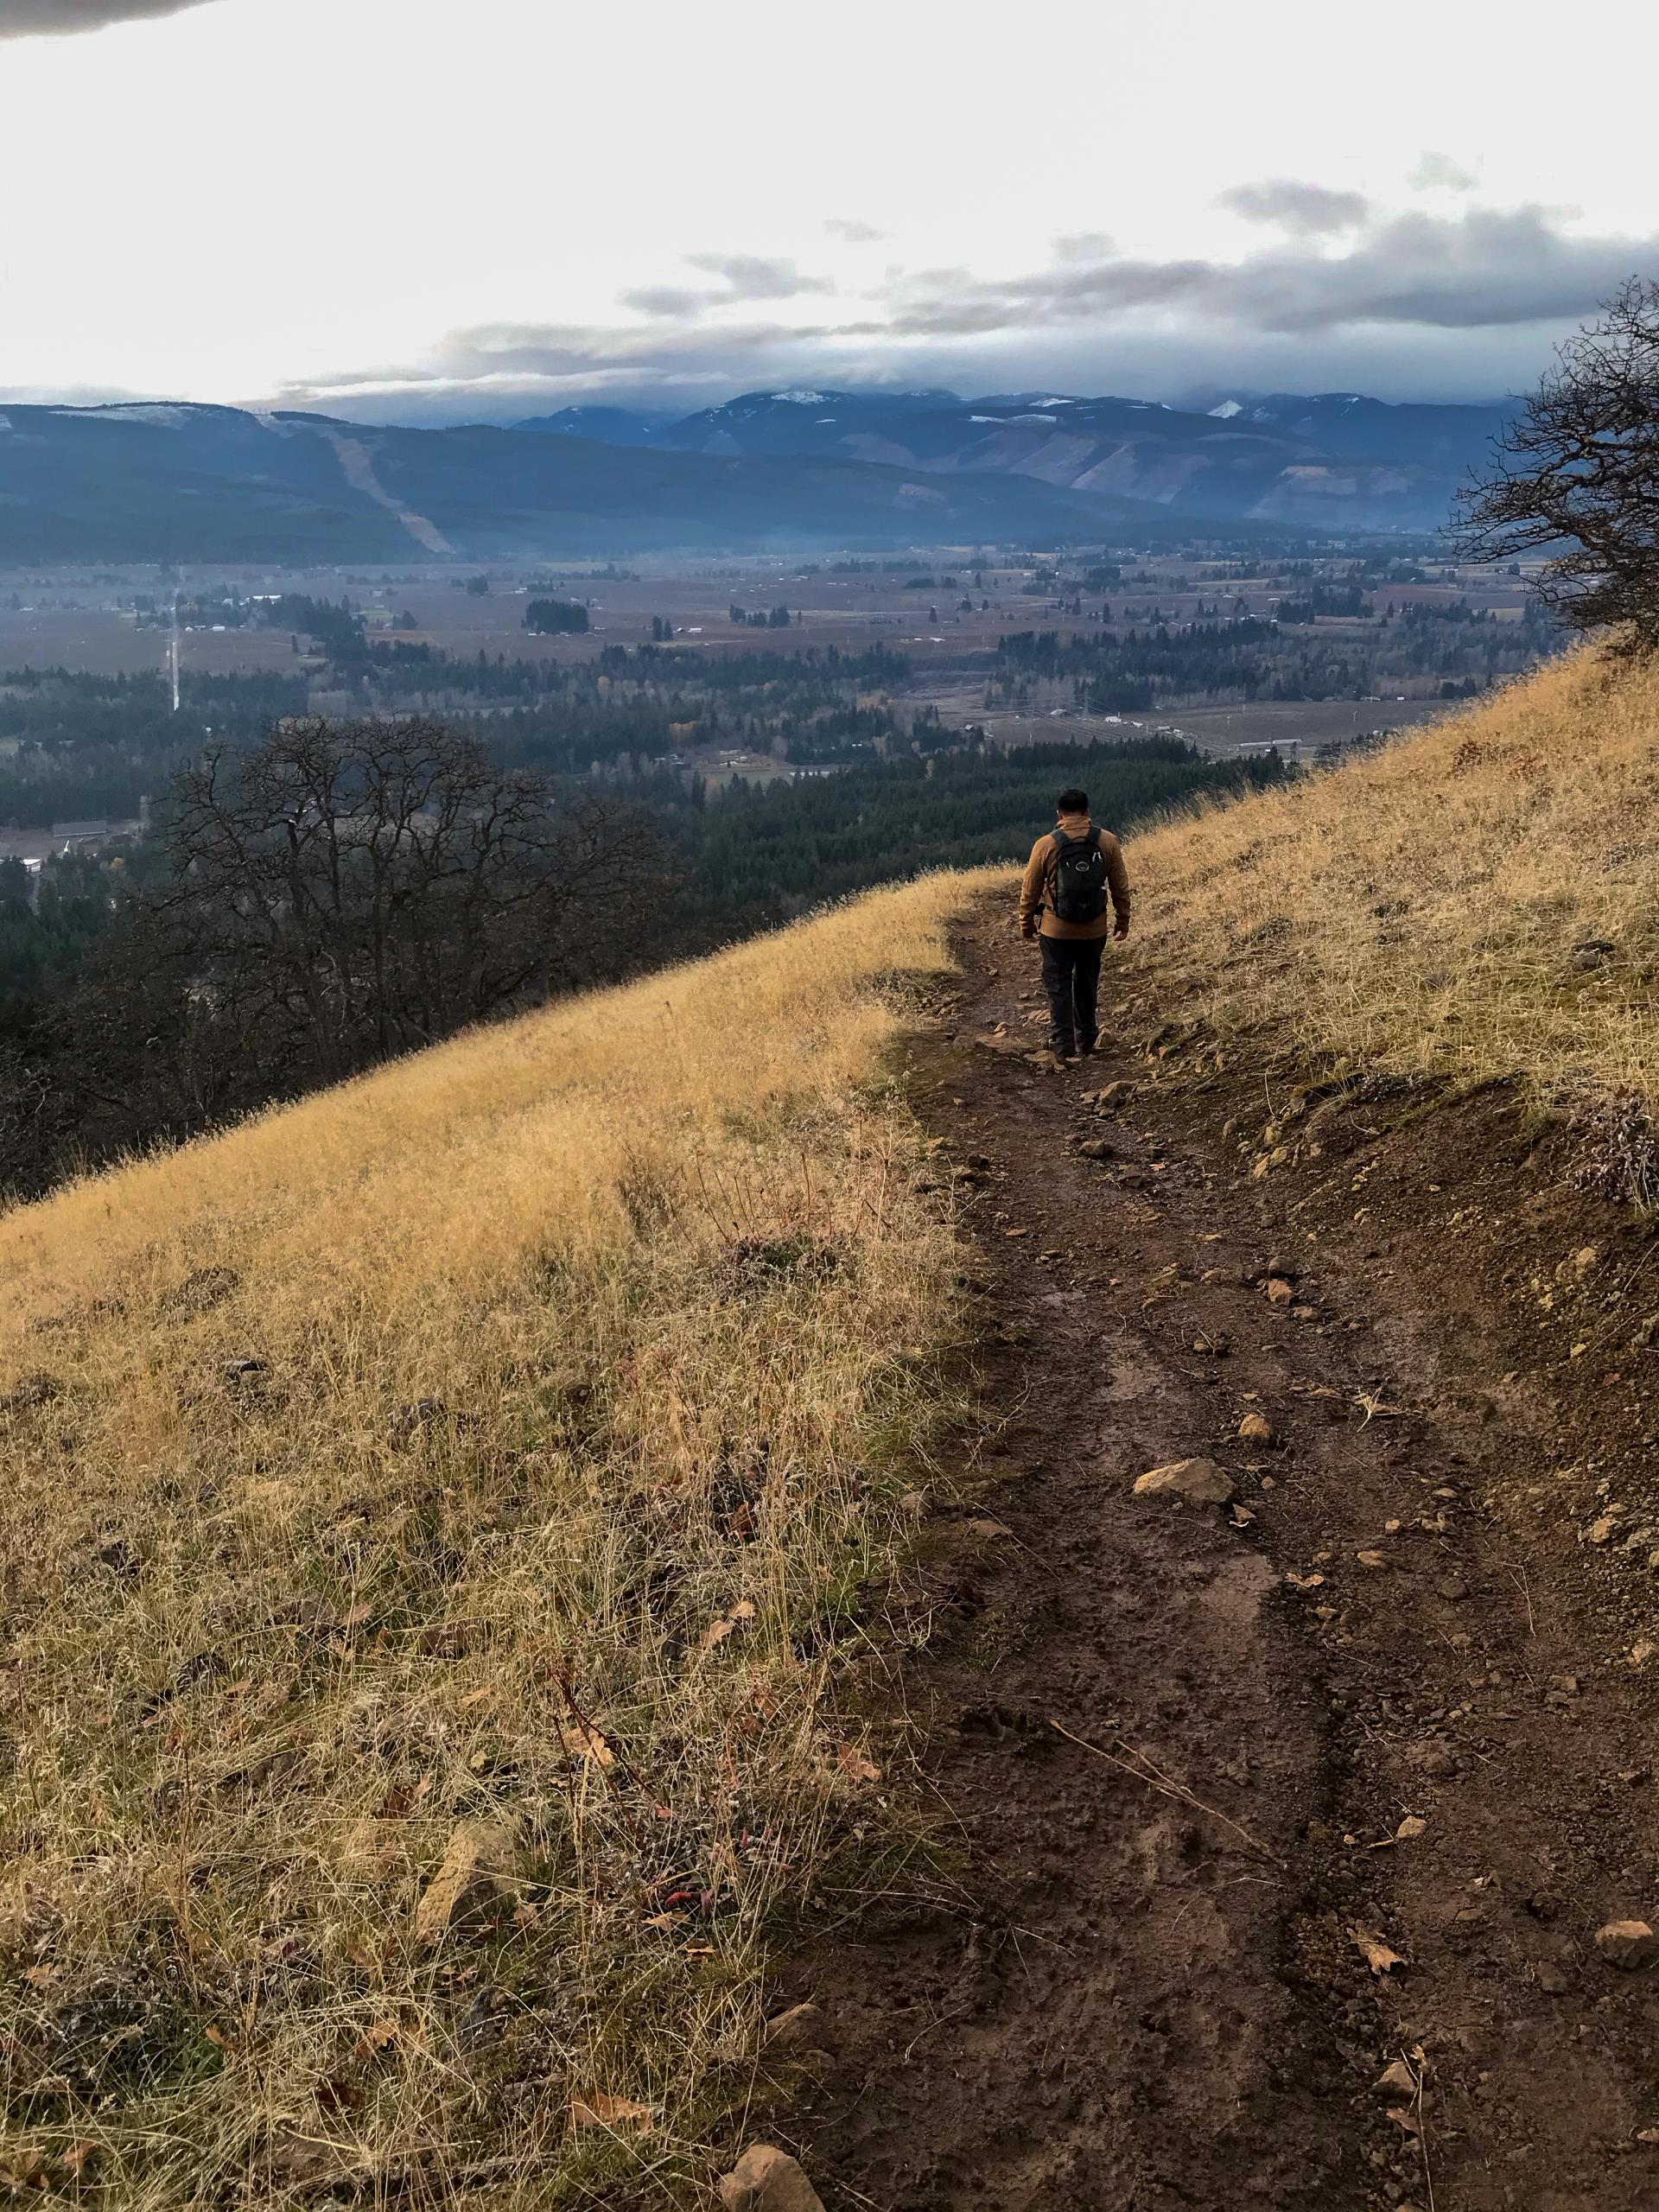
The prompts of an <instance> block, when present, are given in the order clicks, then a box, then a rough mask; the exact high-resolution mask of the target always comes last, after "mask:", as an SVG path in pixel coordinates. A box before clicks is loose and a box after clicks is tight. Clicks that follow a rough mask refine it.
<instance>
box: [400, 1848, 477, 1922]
mask: <svg viewBox="0 0 1659 2212" xmlns="http://www.w3.org/2000/svg"><path fill="white" fill-rule="evenodd" d="M480 1847H481V1838H480V1832H479V1830H478V1828H477V1827H475V1826H474V1823H473V1822H472V1821H461V1825H460V1826H459V1827H457V1828H456V1829H455V1830H454V1833H453V1834H452V1835H451V1836H450V1838H449V1842H448V1847H447V1848H446V1850H445V1852H444V1854H443V1859H442V1864H441V1865H440V1866H439V1868H438V1871H437V1872H436V1873H435V1875H434V1876H433V1877H432V1879H431V1880H430V1881H429V1883H428V1884H427V1885H426V1888H425V1890H424V1891H423V1893H422V1896H421V1901H420V1903H419V1904H417V1905H416V1908H415V1941H416V1942H417V1943H435V1942H437V1941H438V1939H439V1937H440V1936H442V1934H443V1932H444V1930H445V1929H447V1928H448V1925H449V1917H450V1915H451V1914H452V1913H453V1912H454V1909H455V1907H456V1906H457V1905H458V1904H460V1902H461V1894H462V1892H463V1891H465V1889H466V1888H467V1885H468V1883H469V1882H470V1881H471V1880H472V1878H473V1876H474V1873H475V1872H477V1869H478V1858H479V1852H480Z"/></svg>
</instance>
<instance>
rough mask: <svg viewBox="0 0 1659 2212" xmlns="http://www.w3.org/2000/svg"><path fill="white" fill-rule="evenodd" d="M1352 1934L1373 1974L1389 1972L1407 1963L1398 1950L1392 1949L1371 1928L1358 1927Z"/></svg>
mask: <svg viewBox="0 0 1659 2212" xmlns="http://www.w3.org/2000/svg"><path fill="white" fill-rule="evenodd" d="M1352 1934H1353V1938H1354V1942H1355V1943H1356V1944H1357V1946H1358V1948H1359V1953H1360V1955H1361V1957H1362V1958H1363V1960H1364V1961H1365V1963H1366V1965H1367V1966H1368V1967H1370V1970H1371V1972H1372V1973H1373V1974H1389V1973H1392V1971H1393V1970H1394V1968H1395V1967H1402V1966H1404V1964H1405V1963H1406V1962H1405V1961H1404V1960H1403V1959H1402V1957H1401V1955H1400V1954H1399V1952H1398V1951H1391V1950H1390V1949H1389V1946H1388V1945H1387V1944H1386V1943H1385V1942H1383V1938H1382V1937H1381V1936H1374V1935H1372V1933H1371V1931H1370V1929H1369V1928H1356V1929H1353V1931H1352Z"/></svg>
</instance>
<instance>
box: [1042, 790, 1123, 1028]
mask: <svg viewBox="0 0 1659 2212" xmlns="http://www.w3.org/2000/svg"><path fill="white" fill-rule="evenodd" d="M1054 811H1055V816H1056V820H1055V823H1054V827H1053V829H1051V830H1050V832H1049V833H1048V835H1047V836H1046V837H1039V839H1038V840H1037V842H1036V843H1035V844H1034V845H1033V847H1032V849H1031V858H1030V859H1029V860H1028V861H1027V863H1026V877H1025V881H1024V882H1023V883H1022V884H1021V885H1020V934H1021V936H1023V937H1028V938H1029V937H1036V936H1037V935H1038V934H1039V931H1038V919H1039V916H1040V918H1041V921H1042V929H1041V936H1042V941H1043V988H1044V989H1045V990H1046V992H1047V993H1048V1010H1049V1043H1050V1045H1051V1046H1052V1049H1053V1053H1054V1057H1055V1058H1056V1059H1057V1060H1059V1061H1062V1062H1064V1061H1070V1060H1076V1059H1078V1058H1081V1057H1082V1056H1083V1055H1084V1053H1087V1052H1093V1051H1094V1049H1095V1039H1096V1034H1097V1033H1098V1030H1099V1027H1100V1024H1099V1020H1098V1017H1097V1015H1096V1010H1095V1008H1096V1000H1097V999H1098V997H1099V995H1100V956H1101V951H1102V949H1103V946H1104V944H1105V942H1106V933H1107V931H1111V933H1112V935H1113V936H1114V937H1116V938H1124V937H1128V933H1129V872H1128V869H1127V868H1125V867H1124V865H1123V848H1122V846H1121V845H1120V844H1119V843H1118V842H1117V840H1116V837H1114V836H1113V835H1112V833H1111V831H1110V830H1109V829H1096V827H1095V825H1094V823H1092V822H1091V821H1090V819H1089V794H1088V793H1087V791H1078V790H1077V788H1076V787H1075V786H1073V787H1072V788H1071V790H1069V791H1062V792H1061V793H1060V796H1059V798H1058V802H1057V803H1056V805H1055V810H1054ZM1108 891H1109V892H1110V893H1111V912H1110V913H1109V912H1108V911H1107V904H1106V894H1107V893H1108ZM1114 915H1115V916H1116V919H1114V918H1113V916H1114Z"/></svg>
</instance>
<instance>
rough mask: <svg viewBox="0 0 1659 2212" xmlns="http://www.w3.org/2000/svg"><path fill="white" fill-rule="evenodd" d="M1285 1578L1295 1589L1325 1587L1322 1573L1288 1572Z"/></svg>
mask: <svg viewBox="0 0 1659 2212" xmlns="http://www.w3.org/2000/svg"><path fill="white" fill-rule="evenodd" d="M1285 1580H1286V1581H1287V1582H1288V1583H1289V1584H1290V1586H1291V1587H1292V1589H1294V1590H1323V1589H1324V1587H1325V1577H1324V1576H1323V1575H1322V1574H1287V1575H1286V1577H1285Z"/></svg>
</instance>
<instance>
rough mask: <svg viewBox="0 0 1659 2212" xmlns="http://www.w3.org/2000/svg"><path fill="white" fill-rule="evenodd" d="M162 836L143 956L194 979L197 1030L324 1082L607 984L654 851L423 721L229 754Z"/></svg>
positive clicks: (292, 725)
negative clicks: (610, 949)
mask: <svg viewBox="0 0 1659 2212" xmlns="http://www.w3.org/2000/svg"><path fill="white" fill-rule="evenodd" d="M164 835H165V839H166V846H167V851H168V861H169V868H168V880H166V882H165V884H164V885H163V887H162V888H161V889H160V890H159V891H157V892H156V893H152V894H150V895H149V897H147V898H146V899H144V900H143V902H142V911H141V914H140V918H139V923H138V928H137V932H136V938H135V944H136V950H137V957H140V958H143V959H145V960H149V961H151V962H154V963H156V964H157V965H158V966H159V967H160V968H162V969H165V970H166V971H168V972H169V973H170V974H171V975H172V976H174V977H175V978H176V979H178V982H179V985H180V987H181V988H183V990H184V991H185V993H186V995H187V998H188V1003H189V1005H190V1006H191V1007H192V1008H193V1009H194V1014H195V1015H196V1022H195V1026H196V1027H198V1028H202V1027H206V1028H207V1029H209V1030H212V1031H214V1032H216V1033H218V1034H219V1036H220V1037H224V1036H226V1035H236V1036H240V1037H243V1038H245V1039H249V1040H250V1045H251V1049H255V1050H256V1053H257V1058H258V1059H259V1060H260V1061H261V1062H265V1063H268V1062H269V1061H270V1058H271V1056H272V1054H273V1053H275V1054H276V1055H277V1056H278V1058H296V1060H297V1063H298V1065H300V1066H302V1068H303V1071H304V1076H305V1079H306V1080H308V1081H310V1082H317V1081H324V1082H326V1081H328V1080H331V1079H333V1078H334V1077H339V1076H342V1075H346V1074H349V1073H350V1072H352V1071H353V1070H354V1069H357V1068H360V1067H363V1066H365V1065H369V1064H370V1063H372V1061H375V1060H378V1059H384V1058H386V1057H387V1056H388V1055H390V1054H391V1053H395V1052H402V1051H405V1050H407V1049H408V1048H409V1047H410V1046H416V1045H424V1044H429V1043H431V1042H432V1041H433V1040H434V1039H436V1038H440V1037H444V1036H448V1035H449V1034H451V1033H453V1032H454V1030H456V1029H459V1028H461V1027H464V1026H465V1025H466V1024H467V1023H469V1022H474V1021H480V1020H486V1019H488V1018H489V1017H490V1016H491V1015H492V1014H498V1013H500V1012H502V1011H504V1010H505V1009H508V1008H511V1007H517V1006H521V1005H524V1004H525V1003H527V1002H529V1001H532V1000H535V999H538V998H545V997H548V996H550V995H552V994H554V993H555V992H556V991H558V990H560V989H563V988H569V986H570V985H572V984H574V983H577V982H583V981H586V980H588V979H589V978H590V977H591V976H594V974H595V973H596V972H600V971H601V969H602V966H603V964H604V963H603V962H602V961H601V958H600V957H599V952H600V948H601V944H603V942H604V940H605V939H606V938H607V934H609V935H611V936H614V935H615V925H616V923H617V921H618V919H619V916H618V912H617V909H618V904H619V902H620V901H624V900H625V899H626V895H627V892H628V889H629V887H630V886H631V887H632V893H633V895H634V897H636V898H639V897H641V896H643V895H644V892H645V882H646V880H647V879H648V877H649V875H650V873H651V868H652V858H653V856H652V854H651V852H650V850H649V848H648V844H647V842H646V841H645V839H644V838H643V836H641V834H640V833H639V831H638V830H637V829H630V830H629V831H628V832H627V834H626V835H623V834H622V832H621V824H620V820H619V819H618V817H615V816H614V815H613V812H612V811H611V810H607V808H605V807H604V806H602V805H601V804H597V803H594V802H592V801H575V800H572V801H569V802H559V801H556V799H555V797H554V794H553V792H552V791H551V790H550V787H549V785H547V784H546V783H545V782H544V781H543V779H541V778H539V777H537V776H535V775H532V774H530V773H527V772H524V771H521V770H505V769H502V768H499V767H498V766H495V765H494V764H493V762H492V761H491V760H490V759H489V757H488V755H487V754H486V753H485V751H484V749H483V747H481V746H480V745H479V744H478V743H477V742H476V741H474V739H472V738H470V737H466V736H462V735H459V734H455V733H454V732H452V731H449V730H448V729H446V728H443V727H442V725H441V724H439V723H436V722H433V721H424V720H419V719H404V718H400V719H397V720H382V721H356V722H345V723H333V722H327V721H295V722H289V723H284V724H282V725H280V726H278V727H277V728H275V729H272V730H271V731H270V732H269V733H268V734H266V736H265V737H264V740H263V741H262V742H261V743H260V744H259V745H258V746H257V747H255V748H254V749H253V750H252V751H251V752H245V753H232V752H229V751H221V752H216V753H211V754H209V755H208V756H207V759H205V760H203V761H202V762H201V763H200V766H196V767H194V768H192V769H190V770H188V771H187V772H185V773H184V774H183V775H182V776H181V778H180V779H179V780H178V783H177V785H176V788H175V795H174V799H173V803H172V804H171V807H170V809H169V815H168V823H167V826H166V829H165V832H164ZM254 1040H257V1045H255V1043H254Z"/></svg>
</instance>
